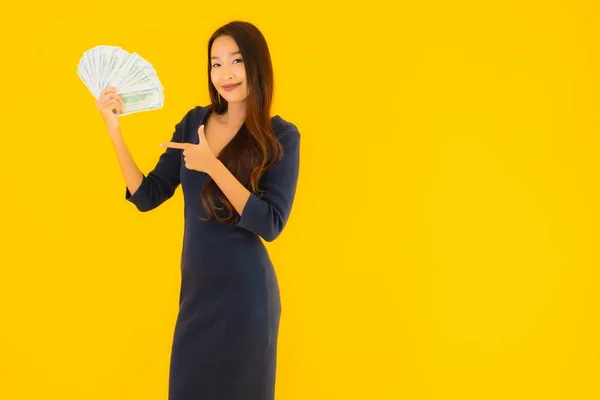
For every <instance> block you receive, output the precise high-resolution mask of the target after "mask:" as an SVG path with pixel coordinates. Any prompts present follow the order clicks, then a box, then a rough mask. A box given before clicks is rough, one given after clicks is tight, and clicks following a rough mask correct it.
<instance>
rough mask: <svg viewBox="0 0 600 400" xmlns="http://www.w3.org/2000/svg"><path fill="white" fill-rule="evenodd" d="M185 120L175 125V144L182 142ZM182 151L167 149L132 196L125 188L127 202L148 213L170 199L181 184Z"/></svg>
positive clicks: (172, 139)
mask: <svg viewBox="0 0 600 400" xmlns="http://www.w3.org/2000/svg"><path fill="white" fill-rule="evenodd" d="M184 121H185V118H184V119H183V120H182V121H181V122H179V123H178V124H177V125H175V131H174V132H173V135H172V137H171V141H173V142H182V137H183V133H182V130H183V124H184ZM180 167H181V150H178V149H172V148H167V149H166V150H165V152H164V153H162V154H161V155H160V157H159V159H158V162H157V163H156V165H155V166H154V169H152V170H151V171H150V172H149V173H148V174H147V175H146V174H144V176H143V179H142V184H141V185H140V187H139V188H138V189H137V190H136V191H135V192H134V193H133V194H132V193H131V192H130V191H129V188H127V187H125V200H127V201H129V202H131V203H133V204H134V205H135V206H136V207H137V209H138V210H139V211H142V212H146V211H151V210H153V209H155V208H156V207H158V206H160V205H161V204H162V203H164V202H165V201H167V200H168V199H170V198H171V197H172V196H173V194H174V193H175V190H176V189H177V187H178V186H179V184H180V183H181V182H180V176H179V174H180Z"/></svg>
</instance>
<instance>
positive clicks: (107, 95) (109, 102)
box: [96, 86, 123, 131]
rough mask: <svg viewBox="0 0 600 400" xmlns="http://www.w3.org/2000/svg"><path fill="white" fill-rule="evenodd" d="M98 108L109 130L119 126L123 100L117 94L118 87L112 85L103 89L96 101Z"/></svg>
mask: <svg viewBox="0 0 600 400" xmlns="http://www.w3.org/2000/svg"><path fill="white" fill-rule="evenodd" d="M96 108H98V110H100V114H101V115H102V118H103V119H104V122H105V123H106V127H107V128H108V130H109V131H112V130H114V129H116V128H118V127H119V119H118V118H117V114H121V113H122V112H123V100H122V99H121V96H119V95H118V94H117V88H115V87H112V86H110V87H107V88H105V89H102V91H101V92H100V96H98V100H97V101H96Z"/></svg>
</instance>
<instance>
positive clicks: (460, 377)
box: [0, 0, 600, 400]
mask: <svg viewBox="0 0 600 400" xmlns="http://www.w3.org/2000/svg"><path fill="white" fill-rule="evenodd" d="M37 3H38V4H35V2H34V3H33V4H32V3H26V2H16V3H15V4H12V6H13V7H16V8H15V9H13V11H9V10H8V9H7V8H5V9H4V11H3V13H2V16H1V17H0V26H1V28H0V29H1V32H0V33H1V35H0V37H1V39H0V40H1V41H2V46H1V47H0V50H1V51H2V53H3V55H2V62H1V66H0V68H1V69H2V83H1V88H2V90H1V94H0V99H1V100H0V101H1V102H2V104H1V107H2V108H1V113H2V114H1V116H2V117H1V118H0V132H1V137H2V142H1V149H2V150H1V155H0V179H1V182H2V193H1V196H0V206H1V207H0V210H1V222H0V224H1V231H0V232H1V242H0V245H1V251H0V399H7V400H21V399H36V400H37V399H44V400H50V399H61V400H68V399H78V400H80V399H85V400H93V399H111V400H119V399H144V400H152V399H156V400H159V399H166V391H167V375H168V361H169V350H170V343H171V335H172V329H173V324H174V322H175V316H176V305H177V299H178V289H179V255H180V246H181V235H182V206H183V204H182V196H181V191H178V192H177V194H176V196H175V197H174V198H173V199H172V200H171V201H169V202H168V203H166V204H165V205H164V206H162V207H160V208H159V209H157V210H156V211H154V212H152V213H147V214H141V213H138V212H137V211H136V210H135V208H134V207H133V205H131V204H129V203H127V202H126V201H125V200H124V190H125V189H124V188H125V187H124V182H123V180H122V177H121V175H120V171H119V170H118V166H117V163H116V158H115V156H114V153H113V150H112V147H111V144H110V141H109V139H108V137H107V135H106V132H105V130H104V126H103V124H102V121H101V119H100V117H99V114H98V112H97V111H96V109H95V108H94V101H93V98H92V97H91V95H90V94H89V93H88V92H87V89H86V88H85V87H84V85H83V84H82V82H81V81H79V78H78V76H77V73H76V70H77V63H78V61H79V58H80V57H81V54H82V53H83V51H85V50H87V49H88V48H90V47H93V46H95V45H98V44H112V45H118V46H122V47H123V48H125V49H127V50H129V51H136V52H138V53H139V54H141V55H142V56H143V57H145V58H146V59H148V60H149V61H150V62H151V63H152V64H153V65H154V66H155V68H156V69H157V71H158V73H159V77H160V78H161V80H162V82H163V85H164V87H165V90H166V92H165V96H166V105H165V108H164V109H163V110H160V111H156V112H151V113H140V114H135V115H131V116H127V117H124V118H123V119H122V120H121V121H122V127H123V132H124V135H125V138H126V141H127V143H128V144H129V146H130V149H131V151H132V154H133V155H134V157H135V160H136V161H137V163H138V165H139V166H140V167H141V168H142V169H143V170H144V171H145V172H147V171H148V170H149V169H150V168H151V167H152V166H153V165H154V163H155V161H156V160H157V158H158V156H159V155H160V153H161V151H163V150H162V149H160V148H159V146H158V143H159V142H161V141H164V140H165V139H168V138H170V134H171V132H172V128H173V126H174V124H175V123H176V122H178V121H179V120H180V119H181V117H182V116H183V114H184V113H185V112H186V111H187V110H188V109H189V108H191V107H193V106H194V105H197V104H205V102H206V100H207V94H206V93H207V90H206V71H205V60H206V59H205V57H206V54H205V47H206V42H207V40H208V37H209V36H210V34H211V33H212V31H213V30H214V29H215V28H216V27H217V26H219V25H220V24H222V23H224V22H227V21H229V20H230V19H236V18H240V19H245V20H249V21H252V22H254V23H256V24H257V25H258V26H259V27H260V28H261V29H262V30H263V32H264V34H265V35H266V37H267V39H268V41H269V44H270V46H271V51H272V53H273V61H274V65H275V72H276V86H277V92H276V104H275V109H274V112H275V113H279V114H280V115H282V116H284V117H285V118H286V119H288V120H290V121H293V122H294V123H296V124H297V125H298V127H299V128H300V130H301V133H302V135H303V142H302V146H303V147H302V160H301V178H300V184H299V191H298V196H297V201H296V204H295V208H294V211H293V214H292V219H291V220H290V223H289V225H288V227H287V228H286V231H285V232H284V234H283V236H281V237H280V238H279V239H278V240H277V241H276V242H274V243H269V244H268V246H269V249H270V250H271V254H272V257H273V260H274V262H275V264H276V268H277V273H278V276H279V280H280V285H281V291H282V302H283V317H282V325H281V336H280V347H279V361H278V375H277V390H276V392H277V398H278V399H279V400H300V399H302V400H307V399H310V400H320V399H344V400H348V399H362V400H364V399H374V400H379V399H381V400H390V399H410V400H420V399H439V400H446V399H461V400H466V399H477V400H480V399H486V400H487V399H503V400H504V399H513V400H516V399H544V400H549V399H567V400H576V399H577V400H578V399H582V400H583V399H586V400H588V399H592V398H599V397H600V383H598V374H599V373H600V361H599V360H600V344H599V343H600V342H599V341H598V338H599V334H600V332H599V331H600V321H599V318H598V315H599V313H598V306H599V305H600V295H599V293H600V291H598V284H599V283H600V280H599V278H600V273H599V272H598V270H599V269H598V267H599V266H600V251H599V250H598V248H599V247H598V239H600V232H599V228H598V226H599V225H600V224H599V222H600V213H599V211H598V208H599V206H598V204H599V200H600V198H599V197H600V196H599V194H600V191H599V181H600V161H599V160H600V157H599V152H600V146H599V144H600V141H599V139H598V128H599V121H598V115H599V114H598V109H599V106H600V103H599V100H598V99H599V93H600V85H599V76H600V74H599V71H600V58H599V56H598V54H599V53H598V46H597V44H598V39H599V38H600V28H599V27H600V23H599V22H600V21H598V19H599V15H600V7H598V6H597V5H596V3H595V2H592V1H572V0H569V1H567V0H563V1H551V2H548V1H529V2H522V1H518V0H505V1H500V0H498V1H489V2H486V1H466V0H458V1H452V2H451V1H445V2H444V1H426V2H418V1H415V2H406V3H409V4H403V5H401V6H399V8H398V9H396V10H393V9H392V6H390V5H385V4H383V1H370V2H366V3H361V6H360V7H359V8H356V9H352V8H350V7H349V6H348V5H347V2H338V3H331V2H325V1H318V2H317V1H315V2H307V1H302V2H296V3H293V4H289V5H287V6H284V5H283V3H281V2H275V1H268V2H267V1H262V2H254V1H228V2H219V1H213V2H204V1H188V2H183V1H177V0H174V1H168V2H165V3H163V5H160V6H159V5H158V4H159V3H156V4H155V5H153V6H152V5H148V2H137V1H136V2H130V1H125V2H113V1H110V2H109V1H102V2H77V3H73V4H68V3H61V4H58V5H57V4H56V3H52V2H50V3H48V4H45V2H42V1H40V0H38V1H37ZM524 3H527V4H524ZM5 7H6V6H5Z"/></svg>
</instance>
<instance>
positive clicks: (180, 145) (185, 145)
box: [160, 142, 190, 150]
mask: <svg viewBox="0 0 600 400" xmlns="http://www.w3.org/2000/svg"><path fill="white" fill-rule="evenodd" d="M160 146H161V147H168V148H170V149H182V150H183V149H187V148H188V147H189V146H190V144H189V143H179V142H167V143H161V144H160Z"/></svg>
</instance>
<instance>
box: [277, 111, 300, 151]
mask: <svg viewBox="0 0 600 400" xmlns="http://www.w3.org/2000/svg"><path fill="white" fill-rule="evenodd" d="M271 126H272V128H273V132H274V133H275V136H276V137H277V139H278V140H279V141H280V142H281V144H282V145H283V147H284V148H285V149H287V150H288V151H289V150H293V149H294V148H295V147H297V146H298V145H299V143H300V131H299V130H298V127H297V126H296V124H294V123H293V122H291V121H288V120H286V119H284V118H283V117H282V116H280V115H278V114H277V115H274V116H273V117H271Z"/></svg>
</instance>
